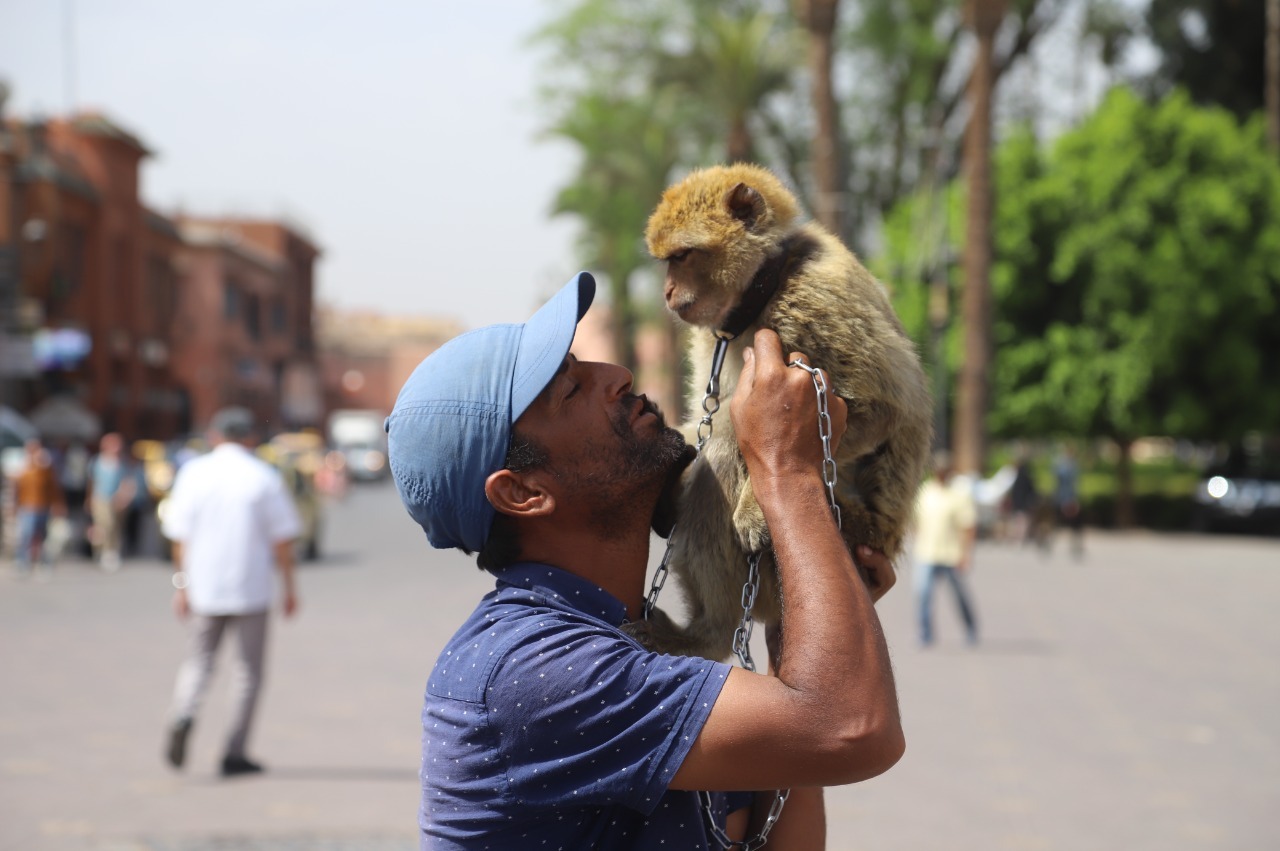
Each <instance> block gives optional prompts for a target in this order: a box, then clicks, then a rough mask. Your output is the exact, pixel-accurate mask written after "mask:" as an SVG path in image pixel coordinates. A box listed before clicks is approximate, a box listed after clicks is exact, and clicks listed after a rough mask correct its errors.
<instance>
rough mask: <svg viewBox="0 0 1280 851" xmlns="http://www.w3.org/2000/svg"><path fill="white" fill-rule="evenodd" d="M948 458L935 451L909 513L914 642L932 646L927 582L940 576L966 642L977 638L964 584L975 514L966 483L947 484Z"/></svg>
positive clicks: (930, 586)
mask: <svg viewBox="0 0 1280 851" xmlns="http://www.w3.org/2000/svg"><path fill="white" fill-rule="evenodd" d="M952 473H953V470H952V467H951V458H950V456H949V455H948V454H947V453H945V452H939V453H937V454H936V455H935V456H934V460H933V476H932V477H931V478H930V479H929V480H928V481H926V482H925V483H924V485H922V486H921V488H920V493H919V495H918V496H917V497H916V516H915V586H916V602H917V607H918V609H917V610H918V613H919V618H920V644H921V645H923V646H925V647H928V646H929V645H931V644H933V586H934V583H936V582H937V581H938V579H939V578H942V579H946V580H947V581H948V582H949V583H950V584H951V588H952V590H953V591H954V592H955V597H956V605H957V606H958V607H959V609H960V618H961V620H963V621H964V627H965V634H966V638H967V639H968V641H969V643H970V644H976V643H977V642H978V621H977V618H976V616H975V615H974V611H973V604H972V603H971V602H970V601H969V594H968V592H967V590H966V588H965V574H967V573H968V572H969V570H970V568H971V567H972V566H973V541H974V538H975V536H976V531H977V520H978V513H977V508H976V507H975V506H974V503H973V496H972V494H970V493H969V489H968V488H967V487H961V486H960V485H959V483H953V482H952V479H951V476H952Z"/></svg>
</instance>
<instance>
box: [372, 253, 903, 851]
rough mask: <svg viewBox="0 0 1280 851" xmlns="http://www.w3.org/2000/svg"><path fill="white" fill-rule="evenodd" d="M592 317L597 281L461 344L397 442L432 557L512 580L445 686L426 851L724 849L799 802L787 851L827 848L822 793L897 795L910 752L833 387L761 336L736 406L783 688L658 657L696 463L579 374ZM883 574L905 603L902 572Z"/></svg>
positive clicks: (395, 462) (420, 379) (430, 772)
mask: <svg viewBox="0 0 1280 851" xmlns="http://www.w3.org/2000/svg"><path fill="white" fill-rule="evenodd" d="M594 293H595V282H594V280H593V279H592V278H591V276H590V275H588V274H586V273H582V274H580V275H578V276H577V277H576V278H575V279H574V280H573V281H571V282H570V283H569V284H568V285H567V286H565V287H564V288H563V289H562V290H561V291H560V292H559V293H557V294H556V295H555V296H554V297H553V298H552V299H551V300H550V301H549V302H548V303H547V304H546V305H545V306H543V308H542V309H540V310H539V311H538V312H537V313H536V314H534V316H533V317H532V318H531V319H530V320H529V321H528V322H527V323H525V324H524V325H498V326H489V327H487V328H482V329H480V330H477V331H472V332H470V333H468V334H464V335H462V336H460V337H458V338H455V339H454V340H452V341H450V342H449V343H447V344H446V345H445V346H443V347H441V348H440V349H439V350H438V351H436V352H435V353H434V354H432V355H431V356H430V357H429V358H427V359H426V360H425V361H423V362H422V363H421V364H420V365H419V366H418V368H417V370H415V372H414V373H413V375H412V376H411V377H410V378H409V380H408V381H407V382H406V384H405V386H404V388H403V389H402V390H401V393H400V396H399V399H398V400H397V402H396V406H395V409H394V410H393V411H392V413H391V416H390V417H388V419H387V433H388V436H389V449H390V458H391V468H392V473H393V476H394V478H395V482H396V486H397V488H398V490H399V492H400V495H401V498H402V500H403V501H404V504H405V506H406V508H407V509H408V510H409V513H410V515H411V516H412V517H413V519H414V520H415V521H417V522H418V523H419V524H420V525H421V526H422V527H423V529H424V530H425V531H426V534H427V539H428V541H429V542H430V543H431V544H432V545H433V546H435V547H438V548H444V547H457V548H461V549H463V550H465V551H468V552H478V553H479V556H478V562H479V563H480V564H481V566H483V567H486V568H487V569H489V570H491V571H492V572H493V573H495V574H496V575H497V578H498V581H497V588H496V590H495V591H494V592H492V593H491V594H489V595H487V596H486V597H485V598H484V599H483V600H482V601H481V603H480V605H479V606H478V607H477V609H476V610H475V612H474V613H473V614H472V615H471V617H470V618H469V619H468V620H467V622H466V623H465V624H464V625H463V626H462V627H461V628H460V629H459V630H458V632H457V633H456V634H455V636H454V638H453V639H452V640H451V641H450V642H449V644H448V645H447V646H446V648H445V649H444V652H443V653H442V654H441V655H440V657H439V659H438V661H437V664H436V667H435V669H434V671H433V672H432V674H431V676H430V678H429V680H428V682H427V688H426V699H425V706H424V710H423V739H424V744H423V761H422V785H423V795H422V805H421V811H420V826H421V831H422V838H421V841H422V847H423V848H430V849H462V848H485V847H492V848H574V849H586V848H607V849H631V848H635V849H640V848H645V849H648V848H659V847H680V848H712V847H715V848H718V847H720V845H719V842H718V840H717V839H716V833H717V832H718V831H725V832H727V834H728V835H729V837H731V838H733V839H735V840H742V839H743V838H744V837H746V836H748V834H750V835H752V836H754V835H756V834H757V833H758V832H759V831H760V830H761V828H762V827H763V825H764V823H765V821H766V816H767V814H768V811H769V809H770V807H771V805H772V804H773V802H774V799H775V794H774V792H773V791H772V790H775V789H780V788H791V789H792V792H791V797H790V799H789V800H788V802H787V804H786V807H785V809H784V810H783V813H782V817H781V819H780V820H779V821H778V822H777V824H776V825H775V826H774V828H773V830H772V833H771V834H770V835H769V843H770V847H771V848H780V849H787V848H790V849H815V848H822V847H823V844H824V842H825V816H824V812H823V799H822V791H821V788H820V787H822V786H824V785H833V784H843V783H852V782H855V781H859V780H864V779H866V778H869V777H872V776H875V775H877V774H880V773H881V772H883V771H885V770H887V769H888V768H889V767H890V766H892V765H893V764H894V763H895V762H896V761H897V760H898V758H899V757H900V756H901V754H902V750H903V747H904V744H903V737H902V730H901V724H900V720H899V716H898V707H897V698H896V693H895V689H894V683H893V675H892V671H891V669H890V665H889V659H888V653H887V650H886V647H885V643H884V638H883V636H882V634H881V630H880V625H879V622H878V620H877V618H876V613H875V609H874V608H873V602H874V600H873V594H872V592H871V591H869V590H868V588H867V587H866V586H864V585H863V583H862V581H861V580H860V579H859V578H858V573H857V569H856V568H855V566H854V563H853V560H852V558H851V557H850V554H849V552H848V550H847V549H846V548H845V546H844V544H843V543H842V541H841V538H840V534H839V530H838V529H837V527H836V524H835V521H834V519H833V517H832V514H831V511H830V510H829V508H828V505H827V496H826V490H825V486H824V484H823V482H822V475H821V469H822V449H821V442H820V440H819V439H818V429H817V428H814V427H813V426H814V424H815V423H816V422H817V419H818V407H817V399H816V394H815V393H814V387H813V382H812V380H811V379H810V377H809V375H808V374H807V373H805V372H804V371H802V370H800V369H789V368H787V366H786V362H785V361H784V360H783V352H782V350H781V346H780V343H779V341H778V337H777V336H776V335H775V334H772V333H771V332H761V333H760V334H759V335H757V337H756V339H755V341H754V344H755V345H754V349H753V350H748V356H747V359H746V362H745V366H744V370H743V373H742V377H741V380H740V382H739V386H738V388H737V390H736V393H735V396H734V399H733V404H732V412H731V413H732V416H733V418H734V425H735V428H736V430H737V434H738V436H739V440H740V442H741V445H742V448H743V452H744V455H745V458H746V463H747V467H748V469H749V470H750V472H751V475H752V480H753V482H754V483H755V488H756V496H757V497H758V500H759V502H760V505H761V507H762V508H763V510H764V513H765V517H766V519H767V520H768V521H769V526H770V528H771V529H772V530H773V533H774V534H773V541H774V553H775V557H776V560H777V562H778V566H779V568H778V569H779V574H780V578H781V583H782V589H783V594H784V597H785V598H786V601H787V604H786V607H785V612H784V615H783V621H782V634H783V635H784V636H785V640H781V637H780V636H778V635H773V636H771V638H772V639H773V640H772V641H771V642H770V649H771V653H770V656H771V668H772V669H773V671H772V672H773V676H762V675H759V674H755V673H751V672H748V671H746V670H743V669H741V668H732V667H730V666H728V665H725V664H722V663H719V662H711V661H708V660H705V659H698V658H688V657H675V656H661V655H658V654H655V653H650V652H648V651H645V650H644V649H642V648H641V647H640V645H639V644H637V643H636V642H634V641H633V640H632V639H631V638H630V637H629V636H627V635H626V634H625V633H624V632H622V631H621V630H620V629H619V627H621V626H622V624H624V623H626V622H627V621H628V620H636V619H638V618H640V617H642V611H643V599H644V594H645V587H644V585H645V569H646V566H647V563H648V545H649V534H650V525H651V521H652V519H653V517H654V513H655V509H656V507H657V506H658V504H659V500H660V497H661V496H662V494H663V491H664V487H665V486H666V485H667V484H668V483H669V482H671V481H672V480H673V479H674V477H675V474H676V473H678V470H679V465H680V464H681V463H682V462H683V461H684V460H685V459H686V447H685V444H684V441H683V439H682V438H680V436H679V435H678V433H676V432H675V431H674V430H672V429H668V428H667V427H666V426H665V424H664V423H663V420H662V418H661V415H660V414H659V413H658V411H657V409H656V407H655V406H654V405H653V404H652V403H650V402H649V401H648V400H647V399H646V398H645V397H644V396H636V395H634V394H633V393H632V389H631V374H630V373H629V372H628V371H627V370H625V369H623V368H622V367H618V366H613V365H609V364H601V363H586V362H581V361H578V360H577V359H576V358H574V357H573V356H572V355H570V354H568V352H569V347H570V344H571V343H572V341H573V336H574V331H575V328H576V325H577V322H578V320H580V319H581V318H582V316H583V314H585V313H586V311H587V308H588V307H589V305H590V304H591V300H592V298H593V296H594ZM792 357H794V355H793V356H792ZM828 401H829V404H830V410H831V418H832V426H833V434H834V437H835V438H836V439H838V438H839V437H840V436H841V435H842V434H843V430H844V425H845V413H846V412H845V406H844V404H843V402H841V401H840V400H839V399H838V398H835V397H831V398H830V399H829V400H828ZM797 435H798V437H797ZM677 534H678V532H677ZM860 561H863V562H865V565H866V567H867V569H868V570H869V572H870V574H871V576H872V583H871V584H872V586H873V587H874V588H875V589H876V592H875V593H876V594H881V593H883V592H884V591H887V590H888V588H889V587H890V586H891V585H892V584H893V571H892V568H891V565H889V563H888V561H887V559H885V558H884V557H883V556H878V555H876V554H874V553H872V552H871V551H870V550H866V551H865V552H861V553H860ZM744 574H745V567H744ZM694 790H710V791H712V792H713V793H714V794H711V795H709V796H707V798H706V803H705V806H704V805H703V804H701V803H700V799H699V795H698V793H697V792H696V791H694ZM757 790H770V791H766V792H763V793H762V794H760V795H754V794H753V793H755V792H756V791H757Z"/></svg>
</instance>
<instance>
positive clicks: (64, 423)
mask: <svg viewBox="0 0 1280 851" xmlns="http://www.w3.org/2000/svg"><path fill="white" fill-rule="evenodd" d="M28 418H29V419H30V420H31V424H32V425H34V426H35V427H36V429H37V430H38V431H39V432H40V436H41V437H42V438H44V439H45V440H79V441H82V442H84V443H89V442H91V441H94V440H97V438H98V435H100V434H101V433H102V421H101V420H100V419H98V415H97V414H95V413H94V412H93V411H90V410H89V409H88V408H86V407H85V406H84V405H83V404H81V403H80V402H79V401H78V400H76V399H73V398H72V397H70V396H52V397H50V398H48V399H46V400H44V401H43V402H41V403H40V404H39V405H36V407H35V409H34V410H33V411H32V412H31V414H30V416H29V417H28Z"/></svg>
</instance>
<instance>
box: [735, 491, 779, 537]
mask: <svg viewBox="0 0 1280 851" xmlns="http://www.w3.org/2000/svg"><path fill="white" fill-rule="evenodd" d="M733 529H734V532H735V533H736V534H737V537H738V544H739V546H741V547H742V549H743V550H745V551H746V552H749V553H762V552H764V551H765V550H768V549H770V548H771V546H772V543H771V539H770V538H769V525H768V524H767V523H765V520H764V509H762V508H761V507H760V503H758V502H756V494H755V491H754V490H752V488H751V478H750V477H749V476H744V477H743V480H742V486H741V488H740V490H739V491H738V504H737V505H736V506H735V507H734V509H733Z"/></svg>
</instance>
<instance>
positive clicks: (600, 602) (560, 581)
mask: <svg viewBox="0 0 1280 851" xmlns="http://www.w3.org/2000/svg"><path fill="white" fill-rule="evenodd" d="M505 587H510V588H519V589H521V590H525V591H532V592H533V593H535V594H538V595H539V596H542V597H544V598H545V599H546V600H547V603H548V605H551V606H555V607H557V608H562V607H568V608H571V609H575V610H577V611H579V612H582V613H583V614H584V615H590V616H591V617H593V618H600V619H601V620H603V621H605V622H607V623H610V624H613V625H614V626H621V625H622V624H624V623H626V622H627V607H626V606H625V605H624V604H623V602H622V601H621V600H619V599H618V598H617V597H615V596H613V595H612V594H610V593H609V592H608V591H606V590H604V589H603V588H601V587H600V586H599V585H596V584H595V583H594V582H588V581H587V580H585V579H583V578H582V577H580V576H575V575H574V574H572V573H569V572H568V571H567V570H561V569H560V568H558V567H552V566H551V565H549V564H538V563H536V562H520V563H517V564H513V565H511V566H510V567H508V568H505V569H504V570H503V571H502V572H501V573H499V574H498V592H499V594H501V592H502V590H503V588H505Z"/></svg>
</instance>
